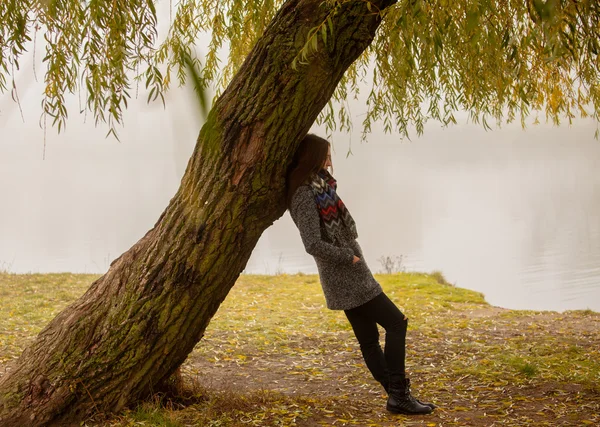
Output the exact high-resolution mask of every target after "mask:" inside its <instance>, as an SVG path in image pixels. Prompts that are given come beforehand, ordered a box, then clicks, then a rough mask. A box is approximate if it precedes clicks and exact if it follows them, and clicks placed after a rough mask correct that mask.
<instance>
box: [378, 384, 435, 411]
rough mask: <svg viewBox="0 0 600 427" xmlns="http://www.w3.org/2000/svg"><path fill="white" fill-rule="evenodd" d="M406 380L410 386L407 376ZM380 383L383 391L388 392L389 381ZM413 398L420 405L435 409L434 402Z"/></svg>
mask: <svg viewBox="0 0 600 427" xmlns="http://www.w3.org/2000/svg"><path fill="white" fill-rule="evenodd" d="M406 381H407V383H408V386H409V387H410V379H408V378H407V379H406ZM380 384H381V385H382V386H383V388H384V390H385V392H386V393H387V394H390V385H389V383H387V382H382V381H380ZM415 400H416V401H417V402H419V403H420V404H421V405H423V406H429V407H430V408H431V409H435V408H437V406H436V405H435V404H433V403H430V402H421V401H420V400H419V399H417V398H415Z"/></svg>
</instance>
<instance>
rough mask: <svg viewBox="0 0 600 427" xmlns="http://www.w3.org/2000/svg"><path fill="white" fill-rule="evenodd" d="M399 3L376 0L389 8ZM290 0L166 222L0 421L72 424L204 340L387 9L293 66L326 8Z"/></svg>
mask: <svg viewBox="0 0 600 427" xmlns="http://www.w3.org/2000/svg"><path fill="white" fill-rule="evenodd" d="M393 2H394V1H393V0H384V1H373V2H372V4H374V5H376V6H379V8H380V9H384V8H385V7H387V6H389V5H390V4H391V3H393ZM324 4H325V3H324V2H323V1H322V0H288V1H287V2H286V3H285V4H284V6H283V7H282V8H281V10H280V11H279V12H278V13H277V15H276V16H275V18H274V19H273V21H272V22H271V24H270V25H269V27H268V28H267V30H266V32H265V34H264V35H263V36H262V38H261V39H260V40H259V41H258V43H257V45H256V46H255V47H254V49H253V50H252V52H251V53H250V54H249V56H248V58H247V59H246V61H245V62H244V64H243V66H242V67H241V69H240V70H239V72H238V73H237V75H236V76H235V77H234V79H233V81H232V82H231V84H230V85H229V87H228V88H227V90H226V91H225V92H224V93H223V95H222V96H221V97H220V98H219V99H218V101H217V102H216V103H215V105H214V107H213V109H212V111H211V113H210V114H209V117H208V120H207V123H206V124H205V125H204V127H203V128H202V130H201V131H200V136H199V138H198V142H197V144H196V148H195V150H194V153H193V155H192V158H191V160H190V162H189V164H188V168H187V170H186V173H185V175H184V177H183V179H182V182H181V187H180V188H179V191H178V192H177V194H176V195H175V196H174V197H173V199H172V200H171V202H170V203H169V206H168V207H167V208H166V210H165V211H164V213H163V214H162V215H161V217H160V219H159V220H158V222H157V223H156V225H155V226H154V228H152V229H151V230H150V231H149V232H148V233H147V234H146V235H145V236H144V237H143V238H142V239H141V240H140V241H139V242H137V243H136V244H135V245H134V246H133V247H132V248H131V249H130V250H129V251H127V252H126V253H124V254H123V255H122V256H121V257H120V258H118V259H117V260H115V261H114V262H113V263H112V264H111V266H110V269H109V270H108V272H107V273H106V274H105V275H104V276H103V277H101V278H100V279H98V280H96V281H95V282H94V283H93V284H92V285H91V287H90V289H89V290H88V291H87V292H86V293H85V294H84V295H83V296H82V297H81V298H79V299H78V300H77V301H76V302H75V303H73V304H72V305H70V306H69V307H67V308H66V309H65V310H64V311H63V312H62V313H60V314H59V315H58V316H56V318H55V319H54V320H52V321H51V322H50V324H49V325H48V326H47V327H46V328H45V329H44V330H43V331H42V332H41V333H40V334H39V336H38V337H37V338H36V339H35V341H34V342H33V344H32V345H31V346H30V347H28V348H27V349H26V350H25V351H24V352H23V354H22V355H21V357H20V358H19V359H18V361H16V363H15V365H14V366H12V367H11V368H10V370H9V371H8V372H7V373H6V374H5V375H4V377H2V379H1V380H0V425H1V426H3V427H11V426H18V427H21V426H40V425H61V426H63V425H69V424H72V423H76V422H77V421H79V420H81V419H84V418H85V417H87V416H89V415H92V414H93V413H95V412H114V411H119V410H121V409H122V408H124V407H125V406H126V405H128V404H131V403H133V402H135V400H136V399H138V398H140V397H143V396H146V395H148V394H149V393H152V391H153V387H156V385H157V384H160V383H161V382H162V381H164V380H165V379H166V378H168V377H169V376H170V375H171V374H172V373H173V372H174V371H175V370H176V369H177V367H178V366H179V365H180V364H181V363H182V362H183V361H184V360H185V358H186V357H187V355H188V354H189V353H190V352H191V351H192V349H193V348H194V345H195V344H196V343H197V342H198V341H199V340H200V339H201V337H202V335H203V333H204V330H205V329H206V326H207V325H208V323H209V321H210V319H211V318H212V316H213V315H214V313H215V312H216V310H217V308H218V307H219V305H220V304H221V302H222V301H223V299H224V298H225V296H226V295H227V293H228V292H229V290H230V289H231V287H232V286H233V285H234V283H235V281H236V279H237V278H238V276H239V274H240V272H241V271H242V270H243V269H244V267H245V265H246V263H247V261H248V258H249V257H250V254H251V252H252V249H253V248H254V246H255V245H256V242H257V241H258V238H259V237H260V235H261V234H262V232H263V231H264V230H265V229H266V228H267V227H269V226H270V225H271V224H272V223H273V221H275V220H276V219H277V218H279V217H280V216H281V215H282V214H283V212H284V210H285V207H284V187H285V179H284V177H285V173H286V168H287V166H288V165H289V162H290V160H291V157H292V155H293V152H294V150H295V148H296V147H297V145H298V142H299V140H300V139H301V138H302V136H303V135H304V134H305V133H306V132H307V131H308V129H309V128H310V126H311V125H312V123H313V122H314V120H315V119H316V117H317V115H318V114H319V112H320V111H321V109H322V108H323V107H324V106H325V104H326V103H327V101H328V100H329V98H330V97H331V95H332V93H333V91H334V89H335V87H336V85H337V83H338V82H339V80H340V79H341V77H342V75H343V73H344V72H345V70H346V69H347V68H348V66H349V65H350V64H351V63H352V62H353V61H354V60H355V59H356V58H357V57H358V56H359V55H360V54H361V52H363V50H364V49H365V48H366V47H367V46H368V45H369V44H370V43H371V41H372V39H373V37H374V33H375V30H376V29H377V27H378V25H379V21H380V18H379V16H378V15H376V14H373V13H372V12H370V11H369V10H368V9H367V6H366V5H367V2H365V1H363V0H356V1H350V2H346V3H344V4H343V7H342V8H341V9H340V10H339V12H338V13H337V14H335V15H334V16H333V23H334V34H333V35H332V36H331V35H330V36H329V37H328V42H327V47H323V46H320V48H319V50H318V52H316V53H314V54H312V55H311V56H310V57H309V59H308V64H306V65H300V66H299V67H298V70H297V71H296V70H292V69H291V66H290V64H291V63H292V60H293V58H294V57H295V56H296V54H297V53H298V51H299V49H300V48H301V47H302V46H303V45H304V42H305V41H306V37H307V34H308V31H309V30H310V29H312V28H314V27H316V26H317V25H319V24H320V23H321V22H323V21H324V19H325V16H326V15H327V13H328V10H327V7H325V6H324Z"/></svg>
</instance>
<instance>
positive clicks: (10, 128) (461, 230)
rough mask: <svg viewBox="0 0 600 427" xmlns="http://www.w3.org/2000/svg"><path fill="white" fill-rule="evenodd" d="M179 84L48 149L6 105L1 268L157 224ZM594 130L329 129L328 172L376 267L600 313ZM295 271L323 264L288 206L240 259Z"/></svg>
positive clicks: (86, 250)
mask: <svg viewBox="0 0 600 427" xmlns="http://www.w3.org/2000/svg"><path fill="white" fill-rule="evenodd" d="M171 96H172V99H171V100H170V101H169V102H168V104H167V105H168V106H169V107H168V108H167V111H166V112H165V111H163V110H162V108H155V107H148V106H145V104H144V102H143V101H141V100H140V101H139V104H140V105H138V106H137V107H136V106H135V105H134V106H133V107H132V111H131V112H130V113H128V114H130V115H129V116H127V117H126V123H128V127H126V128H125V129H123V130H122V131H121V139H122V141H123V142H122V143H118V142H115V141H114V140H105V139H104V134H105V129H100V130H98V131H96V130H94V127H93V125H90V124H87V125H84V124H81V123H78V122H77V119H74V120H73V121H71V122H70V123H69V128H68V130H67V132H66V133H65V134H63V135H62V136H56V135H55V134H54V132H53V131H50V132H49V134H48V141H47V153H46V160H42V141H43V133H42V131H41V130H40V129H39V128H38V127H37V119H38V117H37V114H30V116H28V117H26V123H25V124H23V123H22V122H21V120H20V118H19V114H18V112H17V111H16V110H14V109H13V110H10V109H7V108H6V105H4V106H3V108H2V111H3V112H4V113H5V115H3V116H0V126H2V129H3V133H2V140H1V141H0V203H1V205H0V269H3V268H4V269H9V270H10V271H14V272H53V271H72V272H103V271H106V269H107V268H108V266H109V264H110V262H111V261H112V260H113V259H114V258H116V257H117V256H118V255H120V254H121V253H122V252H124V251H126V250H127V249H128V248H129V247H130V246H131V245H132V244H134V243H135V241H137V240H138V239H139V238H141V237H142V236H143V235H144V234H145V232H146V231H147V230H148V229H149V228H151V227H152V226H153V225H154V223H155V221H156V219H157V218H158V217H159V215H160V213H161V212H162V210H163V209H164V207H165V206H166V205H167V203H168V201H169V199H170V198H171V197H172V196H173V194H174V193H175V191H176V189H177V187H178V185H179V181H180V178H181V175H182V173H183V170H184V167H185V164H186V163H187V160H188V158H189V155H190V154H191V150H192V147H193V143H194V141H195V138H196V135H197V131H198V129H199V128H200V124H199V123H198V121H197V120H196V119H195V118H194V117H197V113H196V112H194V110H193V105H194V103H195V100H194V98H193V94H191V95H190V96H188V94H183V95H182V93H177V92H173V93H172V95H171ZM31 97H32V98H31V99H32V101H30V102H31V103H34V104H35V105H39V102H38V101H37V95H36V93H33V94H32V95H31ZM186 97H187V98H186ZM27 102H29V101H28V100H27V94H24V95H23V103H24V104H26V103H27ZM25 111H26V112H27V111H28V110H27V109H25ZM7 112H8V113H7ZM26 115H27V113H26ZM359 120H360V119H359ZM594 130H595V124H594V123H593V122H592V121H587V120H586V121H579V122H576V123H575V125H574V126H573V127H572V128H567V127H560V128H555V127H552V126H544V125H542V126H538V127H532V128H530V129H528V130H527V131H526V132H523V131H522V130H521V129H520V128H518V127H516V126H507V127H506V128H505V129H503V130H501V131H494V132H485V131H483V130H482V129H480V128H478V127H476V126H471V125H460V126H455V127H453V128H449V129H440V128H439V127H437V126H435V125H431V126H428V127H427V129H426V133H425V135H424V136H423V137H421V138H418V139H415V141H414V142H400V141H398V140H397V137H394V136H390V135H383V134H382V133H377V131H376V132H375V133H374V134H373V135H372V136H371V137H370V138H369V141H370V143H368V144H360V143H359V142H358V136H357V135H358V131H359V130H357V132H355V133H354V134H353V135H352V141H353V142H352V145H351V147H352V151H353V153H354V155H353V156H349V157H346V152H347V151H348V147H349V142H348V141H349V137H348V136H346V135H335V136H334V153H333V161H334V167H335V170H334V174H335V176H336V177H337V178H338V180H339V185H340V187H339V191H340V194H341V196H342V198H343V199H344V201H345V202H346V204H347V205H348V206H349V208H350V211H351V212H352V214H353V216H354V217H355V219H356V221H357V224H358V230H359V234H360V237H359V242H360V244H361V246H362V247H363V250H364V252H365V257H366V261H367V262H368V264H369V265H370V266H371V268H372V270H374V271H378V270H381V268H382V267H381V264H380V263H379V261H378V258H380V257H381V256H400V255H402V256H403V266H404V267H405V268H406V269H407V270H412V271H432V270H441V271H442V272H443V273H444V275H445V276H446V278H447V279H448V281H450V282H452V283H456V285H457V286H461V287H465V288H468V289H473V290H476V291H479V292H482V293H484V294H485V296H486V299H487V300H488V301H489V302H490V303H491V304H493V305H498V306H502V307H508V308H519V309H542V310H567V309H586V308H590V309H593V310H596V311H600V174H598V170H600V142H599V141H596V140H594V138H593V133H594ZM317 131H318V129H317ZM321 133H323V132H321ZM298 271H302V272H305V273H314V272H316V267H315V264H314V261H313V260H312V258H311V257H310V256H308V255H307V254H306V253H305V252H304V249H303V247H302V243H301V241H300V237H299V234H298V231H297V230H296V229H295V227H294V225H293V223H292V221H291V219H290V218H289V216H288V215H287V214H286V215H285V216H284V217H283V218H281V219H280V220H279V221H277V222H276V223H275V224H274V225H273V226H272V227H271V228H270V229H268V230H267V231H266V232H265V233H264V234H263V236H262V238H261V240H260V241H259V243H258V245H257V247H256V249H255V251H254V253H253V255H252V257H251V259H250V262H249V263H248V265H247V268H246V272H248V273H260V274H265V273H266V274H275V273H282V272H288V273H294V272H298Z"/></svg>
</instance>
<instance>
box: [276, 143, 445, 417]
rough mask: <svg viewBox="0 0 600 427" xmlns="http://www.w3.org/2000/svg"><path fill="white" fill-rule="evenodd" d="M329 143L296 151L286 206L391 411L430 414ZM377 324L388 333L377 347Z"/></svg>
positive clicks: (401, 322)
mask: <svg viewBox="0 0 600 427" xmlns="http://www.w3.org/2000/svg"><path fill="white" fill-rule="evenodd" d="M331 166H332V165H331V151H330V147H329V142H328V141H327V140H325V139H323V138H320V137H318V136H316V135H310V134H309V135H307V136H306V137H305V138H304V139H303V140H302V142H301V143H300V146H299V148H298V150H297V151H296V153H295V156H294V160H293V162H292V165H291V166H290V172H289V174H288V181H287V205H288V208H289V210H290V214H291V216H292V219H293V220H294V223H295V224H296V226H297V227H298V229H299V231H300V236H301V237H302V242H303V243H304V247H305V249H306V252H308V253H309V254H311V255H312V256H313V257H314V258H315V261H316V263H317V268H318V270H319V277H320V279H321V286H322V287H323V292H324V293H325V300H326V302H327V307H328V308H329V309H332V310H344V313H345V314H346V317H347V318H348V320H349V322H350V324H351V325H352V329H353V330H354V334H355V335H356V338H357V340H358V342H359V344H360V349H361V352H362V355H363V357H364V359H365V362H366V364H367V367H368V368H369V370H370V371H371V374H372V375H373V377H374V378H375V379H376V380H377V381H379V382H380V383H381V384H382V385H383V387H384V388H385V390H386V391H387V392H388V401H387V410H388V411H390V412H393V413H399V414H429V413H430V412H431V411H432V410H433V409H434V408H435V406H434V405H433V404H430V403H423V402H419V401H418V400H417V399H415V398H414V397H413V396H412V395H411V394H410V381H409V379H408V378H406V374H405V365H404V359H405V339H406V327H407V325H408V319H407V318H406V316H404V315H403V314H402V312H401V311H400V310H398V308H397V307H396V306H395V305H394V303H393V302H392V301H390V299H389V298H388V297H387V296H386V295H385V293H384V292H383V290H382V289H381V286H380V285H379V283H377V281H376V280H375V279H374V278H373V275H372V274H371V272H370V270H369V267H368V266H367V264H366V263H365V261H364V260H363V255H362V251H361V249H360V246H359V245H358V243H357V242H356V238H357V237H358V234H357V232H356V225H355V223H354V220H353V219H352V216H351V215H350V212H348V209H347V208H346V206H345V205H344V203H343V202H342V200H341V199H340V197H339V196H338V194H337V192H336V188H337V185H336V181H335V179H334V178H333V177H332V176H331V175H330V174H329V172H328V171H327V169H328V168H331ZM377 324H379V325H381V326H382V327H383V328H384V329H385V331H386V333H385V351H382V350H381V346H380V345H379V332H378V330H377Z"/></svg>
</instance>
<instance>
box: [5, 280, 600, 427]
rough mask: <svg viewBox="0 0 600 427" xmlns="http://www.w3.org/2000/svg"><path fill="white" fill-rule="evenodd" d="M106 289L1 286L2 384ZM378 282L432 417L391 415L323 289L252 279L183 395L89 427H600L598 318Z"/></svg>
mask: <svg viewBox="0 0 600 427" xmlns="http://www.w3.org/2000/svg"><path fill="white" fill-rule="evenodd" d="M94 278H95V276H90V275H72V274H60V275H59V274H52V275H12V274H3V273H0V375H2V374H3V372H4V369H3V368H2V367H3V366H4V365H6V363H7V362H8V361H10V360H11V359H13V358H15V357H17V356H18V354H19V353H20V352H21V350H22V349H23V347H24V346H25V345H27V343H28V342H29V341H30V340H31V339H32V338H33V336H34V335H35V334H36V333H37V332H39V331H40V330H41V328H42V327H43V326H44V325H45V323H46V322H48V321H49V320H50V319H51V318H52V317H53V316H54V315H55V314H57V313H58V311H59V310H60V309H62V308H63V307H65V306H66V305H67V304H68V303H69V302H71V301H72V300H73V299H75V298H76V297H77V296H79V295H81V294H82V293H83V292H84V290H85V289H86V287H87V286H89V284H90V283H91V282H92V281H93V279H94ZM377 278H378V280H379V281H380V283H381V284H382V286H383V288H384V290H385V291H386V293H387V294H388V295H389V296H390V298H391V299H392V300H393V301H395V302H396V304H397V305H398V306H399V307H400V308H401V310H402V311H403V312H404V313H405V314H406V315H407V316H408V317H409V332H408V351H407V367H408V370H409V375H410V377H411V379H412V383H413V392H414V394H415V395H416V396H417V397H418V398H420V399H421V400H427V401H432V402H434V403H436V404H437V405H438V406H439V408H438V409H437V410H436V411H435V412H434V413H433V414H432V415H428V416H422V417H405V416H394V415H391V414H388V413H386V411H385V408H384V407H385V396H384V394H383V391H382V390H381V388H380V386H379V385H378V384H377V383H375V381H374V380H372V379H371V378H370V375H369V373H368V371H367V369H366V367H365V366H364V364H363V361H362V358H361V356H360V351H359V348H358V345H357V343H356V341H355V339H354V337H353V335H352V331H351V329H350V327H349V325H348V323H347V321H346V319H345V317H344V314H343V313H342V312H336V311H329V310H327V309H326V308H325V307H324V299H323V296H322V293H321V290H320V286H319V282H318V277H317V276H314V275H295V276H287V275H280V276H246V275H242V276H240V279H239V281H238V283H237V284H236V286H235V287H234V288H233V290H232V291H231V293H230V295H229V296H228V297H227V299H226V300H225V302H224V303H223V305H222V306H221V308H220V309H219V312H218V313H217V315H216V316H215V318H214V319H213V321H212V322H211V324H210V325H209V327H208V329H207V331H206V335H205V337H204V339H203V340H202V341H201V342H200V343H199V344H198V345H197V346H196V349H195V350H194V352H193V353H192V354H191V355H190V356H189V358H188V360H187V361H186V362H185V364H184V365H183V366H182V369H181V373H182V378H183V387H182V388H180V389H182V390H184V392H183V393H182V394H181V395H180V396H177V397H172V398H170V399H168V398H165V397H164V396H160V395H158V396H156V397H155V398H154V399H153V400H151V401H149V402H145V403H141V404H140V405H139V406H138V407H136V408H131V409H130V410H128V411H126V412H125V413H123V414H121V415H119V416H117V417H112V418H109V419H102V420H101V414H100V416H99V417H98V418H97V419H96V420H90V421H88V422H87V425H106V426H114V427H117V426H119V427H121V426H123V427H124V426H165V427H166V426H170V427H181V426H246V425H255V426H318V425H336V426H343V425H361V426H387V425H406V426H413V425H414V426H502V425H507V426H532V425H536V426H544V425H547V426H581V425H600V314H599V313H595V312H592V311H589V310H586V311H570V312H564V313H557V312H538V311H514V310H505V309H501V308H497V307H492V306H490V305H488V304H487V303H486V302H485V300H484V298H483V296H482V295H481V294H479V293H476V292H472V291H468V290H465V289H460V288H458V287H454V286H450V285H448V284H445V283H440V282H443V280H440V277H439V276H435V275H427V274H411V273H402V274H396V275H382V276H377ZM382 338H383V332H382Z"/></svg>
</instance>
